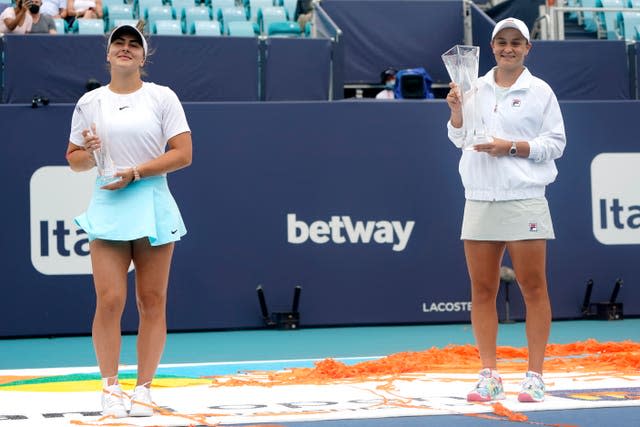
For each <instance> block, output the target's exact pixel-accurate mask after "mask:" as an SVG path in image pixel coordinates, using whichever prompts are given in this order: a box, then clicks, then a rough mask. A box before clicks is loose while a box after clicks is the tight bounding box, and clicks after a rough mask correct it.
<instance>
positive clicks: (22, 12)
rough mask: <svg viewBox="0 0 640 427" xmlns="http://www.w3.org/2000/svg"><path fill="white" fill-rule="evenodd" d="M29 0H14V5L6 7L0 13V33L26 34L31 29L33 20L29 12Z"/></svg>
mask: <svg viewBox="0 0 640 427" xmlns="http://www.w3.org/2000/svg"><path fill="white" fill-rule="evenodd" d="M29 6H31V1H30V0H16V4H15V6H14V7H8V8H6V9H5V10H3V11H2V13H0V34H2V33H12V34H26V33H28V32H29V31H31V25H32V24H33V20H32V19H31V15H30V14H29Z"/></svg>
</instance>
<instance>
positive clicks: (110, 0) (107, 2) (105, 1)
mask: <svg viewBox="0 0 640 427" xmlns="http://www.w3.org/2000/svg"><path fill="white" fill-rule="evenodd" d="M112 4H125V1H124V0H102V18H103V19H104V20H105V21H106V20H107V19H106V16H107V8H108V7H109V6H111V5H112Z"/></svg>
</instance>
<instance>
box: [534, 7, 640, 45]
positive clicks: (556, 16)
mask: <svg viewBox="0 0 640 427" xmlns="http://www.w3.org/2000/svg"><path fill="white" fill-rule="evenodd" d="M548 10H549V13H548V14H547V15H543V16H548V19H544V20H541V22H542V21H544V22H545V23H546V24H547V25H548V27H547V29H546V35H547V37H548V39H549V40H564V36H565V34H564V31H565V30H564V14H565V13H571V12H576V13H580V12H594V13H596V14H597V13H604V12H640V8H631V7H576V6H571V7H570V6H551V7H549V9H548ZM542 33H543V34H545V32H544V31H543V32H542Z"/></svg>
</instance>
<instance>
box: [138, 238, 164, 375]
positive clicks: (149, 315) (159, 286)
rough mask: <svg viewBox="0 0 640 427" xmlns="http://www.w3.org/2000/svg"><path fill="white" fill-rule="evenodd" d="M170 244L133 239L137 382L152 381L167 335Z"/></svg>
mask: <svg viewBox="0 0 640 427" xmlns="http://www.w3.org/2000/svg"><path fill="white" fill-rule="evenodd" d="M173 247H174V244H173V243H168V244H166V245H161V246H151V245H150V244H149V241H148V239H146V238H145V239H139V240H136V241H135V242H133V261H134V264H135V267H136V302H137V306H138V313H139V316H140V324H139V326H138V342H137V350H138V381H137V385H143V384H150V383H151V380H152V379H153V376H154V375H155V372H156V369H157V368H158V364H159V363H160V358H161V357H162V352H163V350H164V344H165V341H166V339H167V318H166V306H167V287H168V283H169V269H170V267H171V257H172V255H173Z"/></svg>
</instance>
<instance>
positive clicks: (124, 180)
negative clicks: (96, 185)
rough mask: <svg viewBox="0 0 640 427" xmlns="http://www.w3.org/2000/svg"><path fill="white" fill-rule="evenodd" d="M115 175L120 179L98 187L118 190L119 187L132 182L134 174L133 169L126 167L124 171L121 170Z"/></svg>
mask: <svg viewBox="0 0 640 427" xmlns="http://www.w3.org/2000/svg"><path fill="white" fill-rule="evenodd" d="M115 176H116V177H119V178H120V179H119V180H117V181H114V182H112V183H110V184H107V185H103V186H102V187H100V188H101V189H103V190H120V189H121V188H124V187H126V186H128V185H129V184H131V183H132V182H133V179H134V175H133V170H132V169H128V170H126V171H123V172H118V173H116V175H115Z"/></svg>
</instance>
